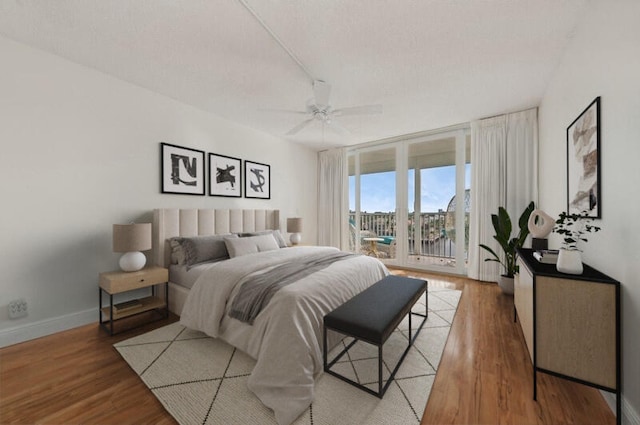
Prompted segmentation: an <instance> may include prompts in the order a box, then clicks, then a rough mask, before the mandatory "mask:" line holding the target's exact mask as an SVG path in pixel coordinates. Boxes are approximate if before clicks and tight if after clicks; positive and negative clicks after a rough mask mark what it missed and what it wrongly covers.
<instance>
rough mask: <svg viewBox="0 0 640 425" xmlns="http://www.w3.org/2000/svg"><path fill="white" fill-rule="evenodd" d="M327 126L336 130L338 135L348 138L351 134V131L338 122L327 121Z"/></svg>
mask: <svg viewBox="0 0 640 425" xmlns="http://www.w3.org/2000/svg"><path fill="white" fill-rule="evenodd" d="M326 123H327V125H328V126H329V127H330V128H331V129H332V130H334V131H335V132H336V133H338V134H341V135H343V136H346V135H348V134H351V132H350V131H349V130H347V129H346V128H345V127H344V126H343V125H342V124H340V123H339V122H338V121H336V120H331V121H326Z"/></svg>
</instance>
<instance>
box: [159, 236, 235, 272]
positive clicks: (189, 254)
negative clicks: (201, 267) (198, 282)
mask: <svg viewBox="0 0 640 425" xmlns="http://www.w3.org/2000/svg"><path fill="white" fill-rule="evenodd" d="M224 238H237V236H236V235H232V234H230V233H229V234H224V235H211V236H192V237H177V238H171V240H170V241H169V242H170V245H171V262H172V263H175V264H179V265H181V266H192V265H194V264H198V263H203V262H205V261H213V260H222V259H225V258H229V252H228V251H227V246H226V245H225V243H224Z"/></svg>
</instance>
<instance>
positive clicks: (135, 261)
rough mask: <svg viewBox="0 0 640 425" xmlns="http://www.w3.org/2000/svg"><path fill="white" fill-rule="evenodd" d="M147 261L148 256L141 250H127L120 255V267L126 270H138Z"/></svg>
mask: <svg viewBox="0 0 640 425" xmlns="http://www.w3.org/2000/svg"><path fill="white" fill-rule="evenodd" d="M146 263H147V257H145V256H144V254H143V253H142V252H140V251H132V252H127V253H126V254H124V255H123V256H122V257H120V262H119V264H120V268H121V269H122V270H123V271H125V272H136V271H138V270H140V269H142V268H143V267H144V265H145V264H146Z"/></svg>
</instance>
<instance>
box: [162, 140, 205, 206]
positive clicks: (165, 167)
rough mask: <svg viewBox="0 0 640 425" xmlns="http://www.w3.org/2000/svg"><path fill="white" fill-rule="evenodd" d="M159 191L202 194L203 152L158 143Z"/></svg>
mask: <svg viewBox="0 0 640 425" xmlns="http://www.w3.org/2000/svg"><path fill="white" fill-rule="evenodd" d="M160 151H161V154H160V168H161V192H162V193H177V194H180V195H202V196H204V185H205V169H204V152H203V151H200V150H197V149H190V148H185V147H182V146H176V145H170V144H168V143H160Z"/></svg>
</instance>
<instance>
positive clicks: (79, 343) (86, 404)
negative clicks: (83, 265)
mask: <svg viewBox="0 0 640 425" xmlns="http://www.w3.org/2000/svg"><path fill="white" fill-rule="evenodd" d="M394 273H397V274H407V275H412V276H422V277H425V278H427V279H428V280H429V282H430V284H432V285H438V286H443V287H450V288H453V289H461V290H464V292H463V296H462V299H461V301H460V304H459V306H458V312H457V314H456V316H455V320H454V323H453V326H452V328H451V334H450V336H449V340H448V342H447V346H446V348H445V351H444V354H443V357H442V361H441V363H440V366H439V368H438V374H437V376H436V379H435V382H434V386H433V389H432V391H431V396H430V399H429V403H428V405H427V408H426V410H425V414H424V416H423V419H422V424H423V425H425V424H518V425H520V424H554V425H555V424H599V425H602V424H614V423H615V418H614V415H613V414H612V413H611V410H610V409H609V408H608V406H607V405H606V403H605V402H604V399H603V398H602V396H601V395H600V394H599V392H598V391H596V390H594V389H593V388H589V387H586V386H582V385H579V384H576V383H573V382H570V381H566V380H562V379H559V378H555V377H552V376H548V375H545V374H538V402H534V401H533V400H532V371H531V363H530V361H529V358H528V354H527V351H526V348H525V346H524V340H523V338H522V335H521V332H520V328H519V326H518V325H517V324H516V323H514V322H513V298H511V297H508V296H504V295H502V294H501V293H500V290H499V289H498V287H497V285H494V284H482V283H478V282H475V281H472V280H469V279H465V278H458V277H449V276H447V277H444V276H438V275H432V274H421V273H417V272H403V271H397V270H396V271H394ZM175 320H177V317H175V316H172V317H171V318H170V319H167V320H163V321H159V322H155V323H154V324H152V325H147V326H144V327H141V328H138V329H136V330H132V331H128V332H125V333H122V334H120V335H117V336H114V337H109V336H108V335H107V334H106V333H105V332H104V331H102V330H101V329H99V328H98V326H97V324H94V325H87V326H83V327H80V328H76V329H72V330H70V331H66V332H61V333H58V334H55V335H51V336H48V337H44V338H40V339H37V340H34V341H29V342H25V343H22V344H16V345H14V346H10V347H6V348H3V349H0V423H1V424H36V423H37V424H105V425H106V424H175V423H176V422H175V421H174V420H173V418H172V417H171V416H170V415H169V414H168V413H166V411H165V410H164V408H163V407H162V405H161V404H160V402H158V401H157V399H156V398H155V397H154V396H153V395H152V394H151V392H150V391H149V390H148V389H147V387H146V386H145V385H144V384H143V383H142V381H140V379H139V378H138V376H137V375H136V374H135V373H134V372H133V371H132V370H131V369H130V368H129V366H128V365H127V364H126V363H125V362H124V360H122V358H121V357H120V355H119V354H118V352H117V351H116V350H115V349H114V348H113V347H112V345H113V344H114V343H115V342H117V341H120V340H123V339H127V338H130V337H132V336H135V335H137V334H140V333H144V332H147V331H149V330H150V329H152V328H156V327H160V326H163V325H166V324H168V323H171V322H173V321H175Z"/></svg>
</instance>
